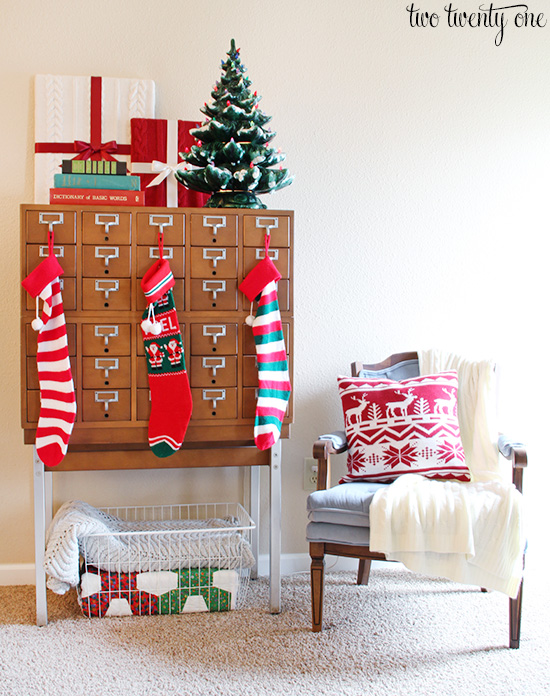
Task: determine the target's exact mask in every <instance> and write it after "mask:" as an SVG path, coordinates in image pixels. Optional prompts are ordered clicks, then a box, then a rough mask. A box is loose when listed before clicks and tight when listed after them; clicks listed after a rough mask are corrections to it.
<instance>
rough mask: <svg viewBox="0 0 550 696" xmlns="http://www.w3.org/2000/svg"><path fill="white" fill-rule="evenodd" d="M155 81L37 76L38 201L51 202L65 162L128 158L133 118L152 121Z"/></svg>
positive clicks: (36, 148)
mask: <svg viewBox="0 0 550 696" xmlns="http://www.w3.org/2000/svg"><path fill="white" fill-rule="evenodd" d="M154 115H155V83H154V82H153V80H140V79H133V78H115V77H73V76H69V75H36V77H35V127H34V132H35V155H34V202H35V203H40V204H47V203H49V199H50V197H49V190H50V188H52V187H53V176H54V174H56V173H58V172H60V171H61V169H60V165H61V161H62V160H63V159H75V158H78V159H117V160H121V161H127V162H129V159H130V119H132V118H153V117H154Z"/></svg>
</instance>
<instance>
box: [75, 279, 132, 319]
mask: <svg viewBox="0 0 550 696" xmlns="http://www.w3.org/2000/svg"><path fill="white" fill-rule="evenodd" d="M130 285H131V283H130V279H129V278H95V279H94V278H82V309H89V310H96V311H102V310H104V309H109V310H111V309H122V310H129V309H130V306H131V297H130Z"/></svg>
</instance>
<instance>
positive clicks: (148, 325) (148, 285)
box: [141, 242, 193, 457]
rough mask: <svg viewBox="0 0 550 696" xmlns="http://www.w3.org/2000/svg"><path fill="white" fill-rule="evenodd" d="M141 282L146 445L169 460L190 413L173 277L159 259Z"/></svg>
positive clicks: (164, 261)
mask: <svg viewBox="0 0 550 696" xmlns="http://www.w3.org/2000/svg"><path fill="white" fill-rule="evenodd" d="M159 247H160V248H159V251H160V258H159V260H158V261H157V262H155V263H154V264H153V265H152V266H151V268H150V269H149V270H148V271H147V273H146V274H145V275H144V276H143V280H142V281H141V288H142V290H143V292H144V293H145V298H146V300H147V305H148V307H147V309H146V310H145V313H144V314H143V321H142V322H141V331H142V334H143V341H144V344H145V353H146V356H147V372H148V378H149V389H150V391H151V415H150V417H149V445H150V447H151V449H152V451H153V454H155V455H156V456H157V457H169V456H170V455H171V454H174V452H177V451H178V450H179V448H180V447H181V445H182V443H183V439H184V437H185V432H186V430H187V426H188V425H189V420H190V418H191V412H192V410H193V402H192V399H191V389H190V387H189V378H188V376H187V371H186V369H185V355H184V351H183V341H182V337H181V332H180V325H179V322H178V315H177V313H176V307H175V303H174V295H173V293H172V288H173V286H174V283H175V281H174V276H173V275H172V271H171V270H170V265H169V263H168V260H167V259H165V258H163V256H162V242H161V243H160V245H159Z"/></svg>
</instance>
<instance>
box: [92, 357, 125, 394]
mask: <svg viewBox="0 0 550 696" xmlns="http://www.w3.org/2000/svg"><path fill="white" fill-rule="evenodd" d="M130 382H131V380H130V358H129V356H115V357H111V356H109V357H101V358H92V357H87V358H82V387H83V388H84V389H103V388H104V387H109V388H111V389H125V388H126V389H129V388H130Z"/></svg>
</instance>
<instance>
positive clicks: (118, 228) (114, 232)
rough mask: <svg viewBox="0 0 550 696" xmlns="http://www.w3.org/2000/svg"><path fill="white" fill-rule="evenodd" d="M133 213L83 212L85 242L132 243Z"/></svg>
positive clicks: (83, 238) (83, 237) (83, 236)
mask: <svg viewBox="0 0 550 696" xmlns="http://www.w3.org/2000/svg"><path fill="white" fill-rule="evenodd" d="M131 220H132V215H131V213H94V212H92V211H90V212H88V211H85V212H83V213H82V242H83V244H99V245H101V244H114V245H119V244H130V242H131V241H132V233H131Z"/></svg>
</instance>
